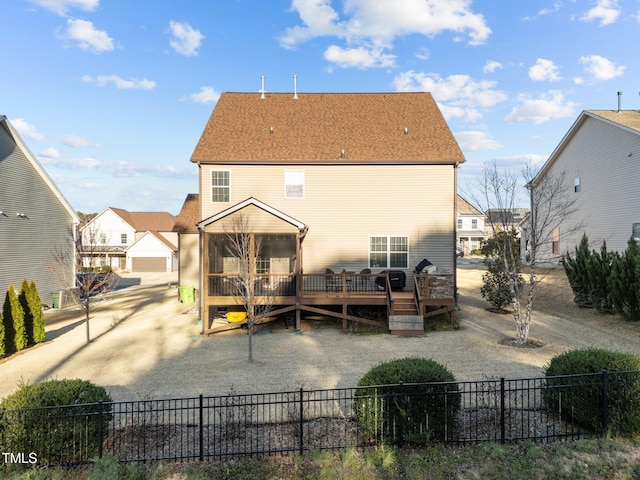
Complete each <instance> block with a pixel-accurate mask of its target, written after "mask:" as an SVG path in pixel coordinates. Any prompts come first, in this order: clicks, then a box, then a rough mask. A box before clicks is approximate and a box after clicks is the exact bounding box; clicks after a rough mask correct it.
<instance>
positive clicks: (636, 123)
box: [587, 110, 640, 132]
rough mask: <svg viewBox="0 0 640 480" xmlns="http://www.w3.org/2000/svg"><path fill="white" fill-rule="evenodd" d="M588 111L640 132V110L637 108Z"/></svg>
mask: <svg viewBox="0 0 640 480" xmlns="http://www.w3.org/2000/svg"><path fill="white" fill-rule="evenodd" d="M587 112H588V113H591V114H593V115H597V116H599V117H602V118H604V119H606V120H609V121H611V122H615V123H618V124H620V125H622V126H623V127H628V128H631V129H632V130H637V131H639V132H640V112H639V111H637V110H620V111H617V110H587Z"/></svg>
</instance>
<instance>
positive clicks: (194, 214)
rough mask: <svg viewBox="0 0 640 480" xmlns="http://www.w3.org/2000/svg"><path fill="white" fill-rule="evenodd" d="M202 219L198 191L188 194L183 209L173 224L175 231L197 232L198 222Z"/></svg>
mask: <svg viewBox="0 0 640 480" xmlns="http://www.w3.org/2000/svg"><path fill="white" fill-rule="evenodd" d="M199 221H200V195H199V194H197V193H189V194H187V198H186V199H185V200H184V203H183V204H182V209H181V210H180V213H179V214H178V216H177V217H176V223H175V225H174V226H173V231H174V232H196V231H198V228H197V227H196V224H197V223H198V222H199Z"/></svg>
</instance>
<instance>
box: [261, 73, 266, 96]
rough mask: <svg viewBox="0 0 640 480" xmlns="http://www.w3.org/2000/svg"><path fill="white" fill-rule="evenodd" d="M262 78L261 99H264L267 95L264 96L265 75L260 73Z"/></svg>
mask: <svg viewBox="0 0 640 480" xmlns="http://www.w3.org/2000/svg"><path fill="white" fill-rule="evenodd" d="M260 78H261V79H262V88H261V89H260V92H261V95H260V99H261V100H264V99H265V96H264V75H260Z"/></svg>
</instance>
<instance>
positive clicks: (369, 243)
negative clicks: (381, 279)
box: [367, 234, 411, 270]
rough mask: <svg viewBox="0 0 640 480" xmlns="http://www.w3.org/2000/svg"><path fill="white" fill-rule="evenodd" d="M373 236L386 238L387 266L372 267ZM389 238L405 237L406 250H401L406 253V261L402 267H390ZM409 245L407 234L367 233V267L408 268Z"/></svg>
mask: <svg viewBox="0 0 640 480" xmlns="http://www.w3.org/2000/svg"><path fill="white" fill-rule="evenodd" d="M374 237H386V239H387V252H386V253H387V266H386V267H374V266H372V265H371V253H372V252H371V239H372V238H374ZM391 238H406V239H407V251H406V252H403V253H406V255H407V263H406V264H405V266H404V267H392V266H391ZM410 245H411V241H410V238H409V235H400V234H395V235H388V234H386V235H385V234H379V235H369V237H368V238H367V264H368V266H369V268H383V269H386V270H388V269H401V270H406V269H408V268H409V254H410ZM376 253H382V252H376Z"/></svg>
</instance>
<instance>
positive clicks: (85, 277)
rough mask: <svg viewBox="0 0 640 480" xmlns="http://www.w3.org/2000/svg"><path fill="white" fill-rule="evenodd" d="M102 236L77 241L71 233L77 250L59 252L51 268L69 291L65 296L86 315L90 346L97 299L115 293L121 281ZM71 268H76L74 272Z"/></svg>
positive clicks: (53, 256) (87, 335)
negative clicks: (112, 264)
mask: <svg viewBox="0 0 640 480" xmlns="http://www.w3.org/2000/svg"><path fill="white" fill-rule="evenodd" d="M89 228H90V229H91V227H89ZM99 233H100V232H98V231H93V230H92V231H90V232H88V233H87V234H86V235H83V236H81V237H80V238H78V239H76V236H75V235H74V234H73V232H70V234H69V236H70V239H71V244H72V245H73V248H69V249H61V248H56V250H54V252H53V253H52V262H51V264H50V266H49V268H50V270H51V272H52V273H53V275H54V276H55V277H56V278H57V279H58V280H59V281H60V283H61V284H62V285H64V286H65V287H66V288H65V290H64V294H66V295H69V296H70V297H71V299H72V301H73V302H74V303H75V304H76V305H79V306H80V307H81V308H82V310H83V312H84V316H85V327H86V339H87V343H89V342H90V341H91V333H90V328H89V319H90V316H91V312H92V310H93V303H94V300H95V296H96V295H97V294H104V293H107V292H110V291H112V290H113V289H115V287H116V286H117V284H118V278H119V277H118V275H116V273H115V272H114V271H113V270H112V268H111V266H110V265H109V264H108V261H109V252H108V251H107V249H105V248H104V247H101V246H100V245H99V244H98V241H97V240H98V239H99V238H100V235H99ZM69 265H75V268H74V269H73V271H71V269H69V268H68V266H69Z"/></svg>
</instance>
